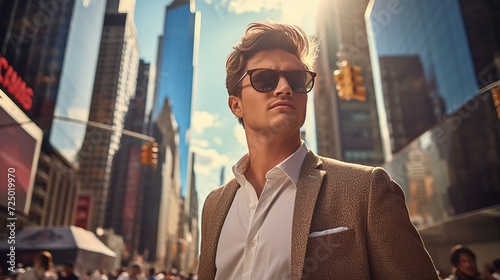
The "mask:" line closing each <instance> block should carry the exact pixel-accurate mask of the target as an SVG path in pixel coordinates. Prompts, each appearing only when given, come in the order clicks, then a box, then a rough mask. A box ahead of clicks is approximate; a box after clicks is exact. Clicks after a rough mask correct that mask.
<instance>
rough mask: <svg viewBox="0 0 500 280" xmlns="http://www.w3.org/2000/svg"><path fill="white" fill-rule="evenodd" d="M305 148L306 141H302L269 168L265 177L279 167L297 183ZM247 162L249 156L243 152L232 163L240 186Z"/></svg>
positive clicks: (305, 153)
mask: <svg viewBox="0 0 500 280" xmlns="http://www.w3.org/2000/svg"><path fill="white" fill-rule="evenodd" d="M307 150H308V148H307V145H306V143H305V142H304V141H302V144H301V145H300V147H299V148H298V149H297V150H295V152H294V153H293V154H291V155H290V156H289V157H287V158H286V159H285V160H283V161H282V162H280V163H279V164H278V165H276V166H275V167H274V168H272V169H271V170H269V171H268V172H267V174H266V177H268V175H269V173H270V172H272V171H273V170H275V169H277V168H279V169H281V170H282V171H283V172H284V173H285V174H286V175H287V176H288V177H289V178H290V180H292V181H293V183H294V184H297V181H298V180H299V175H300V169H301V168H302V163H303V162H304V159H305V158H306V155H307ZM249 164H250V157H249V155H248V154H245V155H244V156H243V157H242V158H241V159H240V160H239V161H238V162H237V163H236V164H235V165H233V174H234V177H235V178H236V180H237V181H238V183H240V185H242V186H243V185H244V182H246V179H245V175H244V174H245V171H246V170H247V168H248V165H249Z"/></svg>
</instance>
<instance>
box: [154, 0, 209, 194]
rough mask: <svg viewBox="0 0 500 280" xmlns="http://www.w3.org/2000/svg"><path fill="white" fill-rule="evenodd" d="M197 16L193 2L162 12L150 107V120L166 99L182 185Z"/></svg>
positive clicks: (188, 0) (184, 0)
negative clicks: (174, 131) (174, 124)
mask: <svg viewBox="0 0 500 280" xmlns="http://www.w3.org/2000/svg"><path fill="white" fill-rule="evenodd" d="M199 24H200V15H199V13H196V12H195V6H194V0H174V1H173V2H172V3H171V4H170V5H169V6H168V7H167V8H166V12H165V26H164V30H163V36H162V37H161V38H162V42H161V43H160V46H161V50H159V51H158V53H159V54H161V57H160V64H159V66H158V74H157V81H158V82H157V86H158V88H157V94H156V96H155V102H154V104H155V105H154V108H153V120H156V119H157V118H158V116H159V114H160V113H161V111H162V109H163V104H164V101H165V99H166V98H168V99H169V100H170V105H171V106H172V112H173V114H174V116H175V119H176V121H177V124H178V126H179V152H180V167H181V176H180V178H181V186H182V190H184V189H185V184H186V182H187V168H188V167H187V165H188V151H189V129H190V126H191V112H192V108H193V106H192V100H193V93H194V92H195V91H194V89H195V80H196V79H195V73H196V64H197V52H198V49H197V45H198V37H199Z"/></svg>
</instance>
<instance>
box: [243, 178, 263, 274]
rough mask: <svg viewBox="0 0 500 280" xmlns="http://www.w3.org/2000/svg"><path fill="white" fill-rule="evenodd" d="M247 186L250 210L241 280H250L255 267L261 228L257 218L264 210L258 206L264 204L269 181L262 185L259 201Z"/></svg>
mask: <svg viewBox="0 0 500 280" xmlns="http://www.w3.org/2000/svg"><path fill="white" fill-rule="evenodd" d="M247 184H248V186H250V188H247V189H246V194H247V197H248V198H249V204H248V205H247V207H249V210H250V219H249V221H250V226H249V227H248V231H247V238H246V240H245V251H244V258H243V277H242V279H243V280H250V279H252V270H253V269H254V266H255V261H256V254H257V248H258V242H259V234H260V229H261V227H262V219H260V218H259V217H260V216H261V215H263V213H265V209H262V207H260V206H259V205H262V204H263V203H264V200H265V197H266V196H267V192H268V191H269V190H267V191H266V188H268V187H267V185H268V184H269V180H267V181H266V183H265V185H264V189H263V190H262V193H261V196H260V199H258V198H257V194H256V193H255V190H254V189H253V187H252V186H251V185H250V184H249V183H247ZM258 221H261V222H259V224H256V222H258Z"/></svg>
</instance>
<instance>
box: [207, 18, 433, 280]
mask: <svg viewBox="0 0 500 280" xmlns="http://www.w3.org/2000/svg"><path fill="white" fill-rule="evenodd" d="M316 52H317V44H315V43H314V42H312V41H311V40H310V39H309V38H308V37H307V35H306V34H305V32H304V31H303V30H302V29H300V28H299V27H296V26H292V25H286V24H278V23H271V22H266V23H254V24H250V25H249V27H248V29H247V31H246V33H245V35H244V36H243V38H242V41H241V42H240V43H239V44H238V45H237V46H235V48H234V51H233V52H232V53H231V54H230V55H229V57H228V60H227V63H226V73H227V77H226V87H227V89H228V92H229V99H228V105H229V108H230V109H231V111H232V113H233V114H234V115H235V116H236V117H237V118H238V119H239V121H240V123H241V124H242V125H243V127H244V129H245V134H246V138H247V143H248V154H247V155H245V156H244V157H243V158H242V159H241V160H240V161H239V162H238V163H236V165H235V166H234V167H233V172H234V174H235V179H233V180H231V181H230V182H229V183H227V184H226V185H224V186H222V187H221V188H218V189H216V190H214V191H212V192H211V193H210V195H209V196H208V197H207V199H206V201H205V205H204V209H203V216H202V241H201V255H200V264H199V271H198V277H199V279H200V280H206V279H218V280H220V279H223V280H227V279H273V280H274V279H293V280H298V279H363V280H366V279H438V277H437V274H436V270H435V268H434V265H433V263H432V261H431V259H430V257H429V255H428V253H427V251H426V250H425V248H424V245H423V243H422V240H421V238H420V236H419V234H418V233H417V231H416V230H415V228H414V227H413V225H412V224H411V222H410V220H409V216H408V211H407V208H406V205H405V199H404V195H403V192H402V191H401V188H400V187H399V186H398V185H397V184H396V183H395V182H394V181H392V180H391V179H390V178H389V176H388V175H387V173H386V172H385V171H384V170H383V169H381V168H372V167H367V166H360V165H354V164H348V163H343V162H340V161H336V160H333V159H329V158H324V157H319V156H317V155H315V154H314V153H313V152H311V151H310V150H309V149H308V148H307V146H306V144H305V143H304V142H303V141H302V140H301V138H300V127H301V126H302V125H303V123H304V120H305V115H306V103H307V93H308V92H309V91H311V89H312V87H313V85H314V78H315V76H316V74H315V73H313V72H311V71H310V69H312V64H313V63H314V60H315V57H316ZM326 78H329V77H326Z"/></svg>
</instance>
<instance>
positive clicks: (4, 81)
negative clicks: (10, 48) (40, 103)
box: [0, 55, 33, 110]
mask: <svg viewBox="0 0 500 280" xmlns="http://www.w3.org/2000/svg"><path fill="white" fill-rule="evenodd" d="M0 85H1V86H2V87H3V88H4V89H5V90H7V92H8V93H9V94H10V95H11V96H12V97H14V99H15V100H16V101H17V102H18V103H19V104H20V105H21V106H22V107H23V108H24V109H25V110H30V109H31V106H32V105H33V90H32V89H31V88H30V87H29V86H27V85H26V83H25V82H24V81H23V79H22V78H21V77H20V76H19V74H17V72H16V71H15V70H14V68H13V67H12V66H11V65H10V64H9V62H8V61H7V59H6V58H5V57H3V56H2V55H0Z"/></svg>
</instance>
